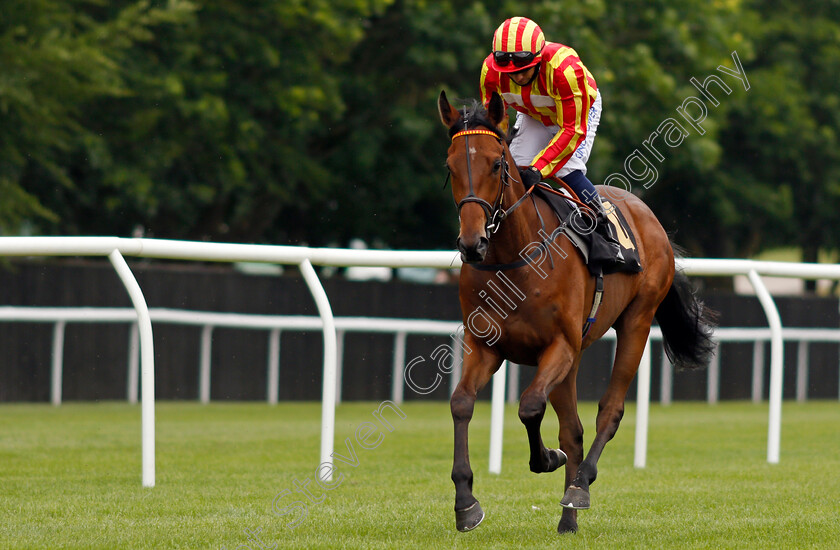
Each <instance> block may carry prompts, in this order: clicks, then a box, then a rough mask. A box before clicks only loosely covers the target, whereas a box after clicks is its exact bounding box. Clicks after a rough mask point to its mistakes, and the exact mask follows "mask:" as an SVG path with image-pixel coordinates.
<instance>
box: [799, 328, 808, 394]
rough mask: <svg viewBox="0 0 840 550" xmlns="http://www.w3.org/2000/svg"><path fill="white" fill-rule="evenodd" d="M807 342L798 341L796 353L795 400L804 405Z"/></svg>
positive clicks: (806, 384) (806, 378)
mask: <svg viewBox="0 0 840 550" xmlns="http://www.w3.org/2000/svg"><path fill="white" fill-rule="evenodd" d="M808 348H809V345H808V342H807V341H805V340H800V341H799V349H798V350H797V353H796V400H797V401H798V402H800V403H804V402H805V401H807V400H808Z"/></svg>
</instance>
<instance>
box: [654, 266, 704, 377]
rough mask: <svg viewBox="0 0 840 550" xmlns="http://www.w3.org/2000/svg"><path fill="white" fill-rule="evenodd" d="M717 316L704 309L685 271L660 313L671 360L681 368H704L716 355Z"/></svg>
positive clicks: (675, 283)
mask: <svg viewBox="0 0 840 550" xmlns="http://www.w3.org/2000/svg"><path fill="white" fill-rule="evenodd" d="M716 317H717V315H716V313H715V312H714V311H712V310H709V309H708V308H706V307H705V306H704V305H703V302H701V301H700V300H698V299H697V296H696V295H695V293H694V287H693V286H692V284H691V281H689V280H688V277H686V276H685V274H684V273H683V272H681V271H677V272H676V273H675V274H674V281H673V282H672V283H671V288H669V289H668V294H667V295H666V296H665V299H664V300H662V303H661V304H659V307H658V308H657V309H656V320H657V321H658V322H659V327H660V328H661V329H662V340H663V344H664V347H665V353H667V354H668V359H670V360H671V362H672V363H673V364H674V365H676V366H677V367H678V368H690V369H693V368H702V367H705V366H707V365H708V364H709V360H710V359H711V357H712V354H713V353H714V351H715V342H714V340H713V339H712V333H713V332H714V327H715V319H716Z"/></svg>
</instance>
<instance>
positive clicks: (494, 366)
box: [449, 337, 502, 531]
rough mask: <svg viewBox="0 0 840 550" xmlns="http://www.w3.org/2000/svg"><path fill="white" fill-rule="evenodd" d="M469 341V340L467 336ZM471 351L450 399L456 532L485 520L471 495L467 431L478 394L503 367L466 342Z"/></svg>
mask: <svg viewBox="0 0 840 550" xmlns="http://www.w3.org/2000/svg"><path fill="white" fill-rule="evenodd" d="M468 338H469V337H468ZM465 343H466V344H468V347H467V346H465V349H472V350H473V351H472V352H471V353H468V354H466V355H465V356H464V365H463V374H462V375H461V381H460V382H458V386H457V387H456V388H455V391H454V392H452V397H451V399H450V400H449V407H450V409H451V411H452V422H453V424H454V427H455V447H454V458H453V461H452V482H453V483H454V484H455V526H456V528H457V529H458V530H459V531H471V530H472V529H475V528H476V527H478V525H479V524H480V523H481V521H482V520H483V519H484V511H483V510H482V509H481V505H479V503H478V500H477V499H476V498H475V497H474V496H473V492H472V486H473V472H472V468H471V467H470V451H469V446H468V438H469V436H468V428H469V424H470V420H471V419H472V416H473V410H474V408H475V399H476V395H477V394H478V392H479V391H480V390H481V388H483V387H484V386H485V384H487V382H489V381H490V378H491V377H492V376H493V373H494V372H496V371H497V370H498V369H499V366H500V365H501V364H502V361H501V358H499V357H498V356H496V355H494V354H493V353H491V352H490V351H489V350H488V349H487V348H485V347H482V346H480V345H479V342H476V341H474V340H472V339H468V340H467V341H466V342H465Z"/></svg>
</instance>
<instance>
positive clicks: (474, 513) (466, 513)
mask: <svg viewBox="0 0 840 550" xmlns="http://www.w3.org/2000/svg"><path fill="white" fill-rule="evenodd" d="M483 519H484V510H482V509H481V506H480V505H479V504H478V502H477V501H476V502H475V504H473V505H472V506H470V507H469V508H467V509H465V510H455V526H456V527H457V528H458V530H459V531H461V532H462V533H463V532H466V531H472V530H473V529H475V528H476V527H478V526H479V524H480V523H481V521H482V520H483Z"/></svg>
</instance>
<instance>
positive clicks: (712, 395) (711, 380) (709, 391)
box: [706, 342, 720, 405]
mask: <svg viewBox="0 0 840 550" xmlns="http://www.w3.org/2000/svg"><path fill="white" fill-rule="evenodd" d="M719 398H720V342H715V350H714V352H713V354H712V360H711V362H710V363H709V368H708V369H707V372H706V400H707V401H708V403H709V405H716V404H717V402H718V400H719Z"/></svg>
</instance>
